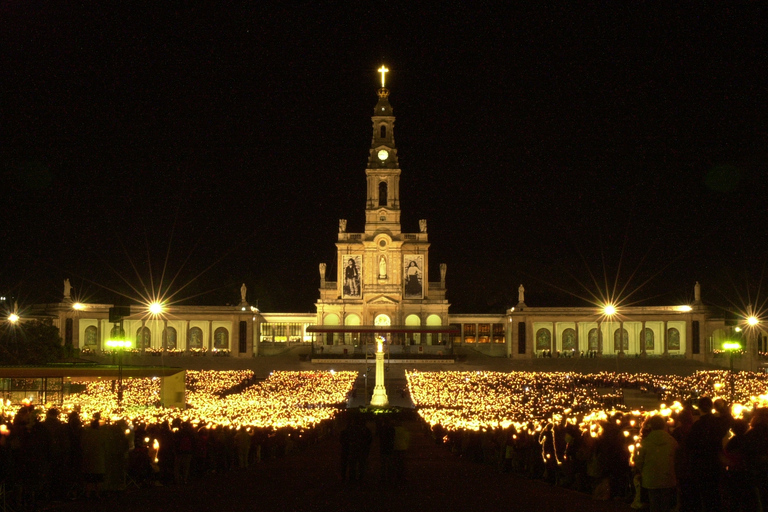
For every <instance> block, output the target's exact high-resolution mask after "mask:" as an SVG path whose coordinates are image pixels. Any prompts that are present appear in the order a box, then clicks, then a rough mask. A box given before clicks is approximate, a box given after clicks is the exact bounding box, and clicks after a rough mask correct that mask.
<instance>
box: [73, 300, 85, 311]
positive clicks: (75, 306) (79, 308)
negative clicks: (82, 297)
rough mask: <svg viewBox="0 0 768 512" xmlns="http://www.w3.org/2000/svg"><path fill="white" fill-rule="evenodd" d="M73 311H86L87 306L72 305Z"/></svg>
mask: <svg viewBox="0 0 768 512" xmlns="http://www.w3.org/2000/svg"><path fill="white" fill-rule="evenodd" d="M72 309H74V310H76V311H82V310H84V309H85V304H83V303H82V302H75V303H74V304H72Z"/></svg>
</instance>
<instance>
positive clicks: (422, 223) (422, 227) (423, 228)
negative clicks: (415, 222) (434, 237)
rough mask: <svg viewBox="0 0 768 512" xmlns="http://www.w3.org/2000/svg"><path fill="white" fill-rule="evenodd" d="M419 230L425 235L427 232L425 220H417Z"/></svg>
mask: <svg viewBox="0 0 768 512" xmlns="http://www.w3.org/2000/svg"><path fill="white" fill-rule="evenodd" d="M419 230H420V231H421V232H422V233H426V232H427V219H420V220H419Z"/></svg>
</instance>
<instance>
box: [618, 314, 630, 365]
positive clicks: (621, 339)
mask: <svg viewBox="0 0 768 512" xmlns="http://www.w3.org/2000/svg"><path fill="white" fill-rule="evenodd" d="M627 336H629V333H627ZM619 356H621V357H624V320H620V321H619Z"/></svg>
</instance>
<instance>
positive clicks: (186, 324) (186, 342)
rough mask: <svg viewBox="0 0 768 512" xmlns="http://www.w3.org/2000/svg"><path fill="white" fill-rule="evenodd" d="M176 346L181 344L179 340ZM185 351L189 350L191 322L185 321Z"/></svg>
mask: <svg viewBox="0 0 768 512" xmlns="http://www.w3.org/2000/svg"><path fill="white" fill-rule="evenodd" d="M176 344H177V345H178V344H179V340H176ZM179 348H181V347H179ZM184 350H189V320H184Z"/></svg>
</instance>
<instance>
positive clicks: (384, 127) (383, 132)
mask: <svg viewBox="0 0 768 512" xmlns="http://www.w3.org/2000/svg"><path fill="white" fill-rule="evenodd" d="M381 138H382V139H386V138H387V125H385V124H383V125H381Z"/></svg>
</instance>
